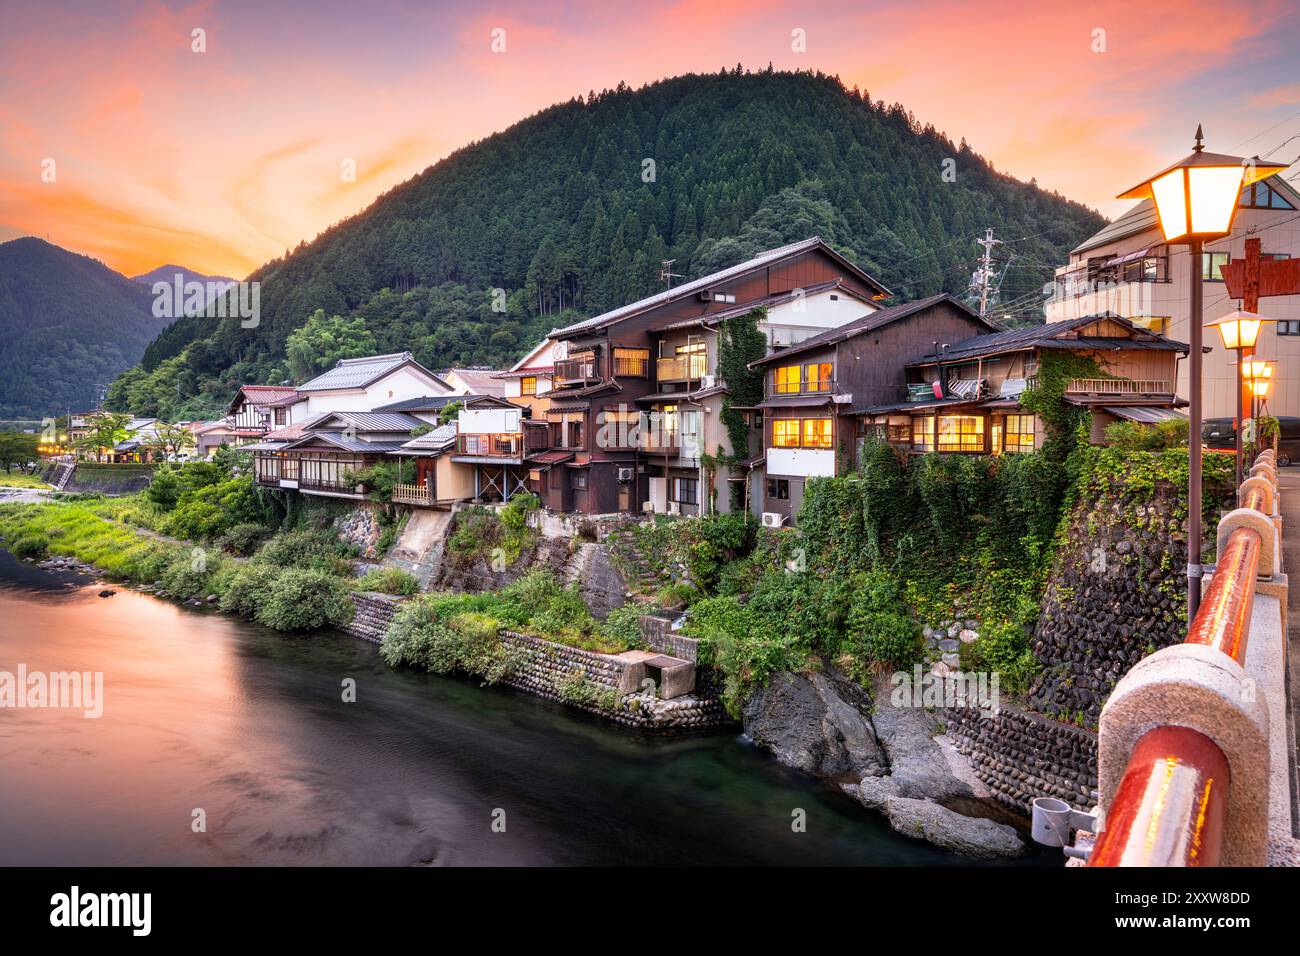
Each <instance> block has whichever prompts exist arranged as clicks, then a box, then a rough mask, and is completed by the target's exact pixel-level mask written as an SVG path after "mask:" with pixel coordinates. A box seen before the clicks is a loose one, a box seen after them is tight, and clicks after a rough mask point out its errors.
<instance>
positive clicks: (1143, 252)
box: [1102, 246, 1155, 267]
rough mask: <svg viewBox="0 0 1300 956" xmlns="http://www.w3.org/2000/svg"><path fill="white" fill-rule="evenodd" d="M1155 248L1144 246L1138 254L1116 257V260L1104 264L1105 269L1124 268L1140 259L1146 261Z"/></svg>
mask: <svg viewBox="0 0 1300 956" xmlns="http://www.w3.org/2000/svg"><path fill="white" fill-rule="evenodd" d="M1154 248H1155V246H1144V247H1143V248H1141V249H1138V250H1137V251H1136V252H1130V253H1128V255H1123V256H1116V257H1115V258H1114V259H1107V260H1106V261H1105V262H1103V263H1102V266H1103V267H1109V266H1122V265H1124V263H1126V262H1136V261H1137V260H1138V259H1145V258H1146V257H1147V253H1148V252H1150V251H1151V250H1152V249H1154Z"/></svg>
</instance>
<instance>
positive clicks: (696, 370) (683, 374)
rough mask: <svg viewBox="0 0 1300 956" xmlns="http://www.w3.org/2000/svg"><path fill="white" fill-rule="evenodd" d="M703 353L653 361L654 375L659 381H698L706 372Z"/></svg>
mask: <svg viewBox="0 0 1300 956" xmlns="http://www.w3.org/2000/svg"><path fill="white" fill-rule="evenodd" d="M706 365H707V362H706V360H705V356H703V355H681V356H678V357H677V358H661V359H658V360H657V361H656V362H655V377H656V379H657V380H658V381H660V382H698V381H699V380H700V379H702V378H703V377H704V376H705V375H707V374H708V371H707V369H706Z"/></svg>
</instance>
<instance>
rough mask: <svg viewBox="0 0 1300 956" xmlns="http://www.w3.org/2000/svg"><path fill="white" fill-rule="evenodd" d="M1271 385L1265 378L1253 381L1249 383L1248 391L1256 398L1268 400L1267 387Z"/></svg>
mask: <svg viewBox="0 0 1300 956" xmlns="http://www.w3.org/2000/svg"><path fill="white" fill-rule="evenodd" d="M1272 384H1273V383H1272V382H1270V381H1269V380H1268V379H1266V378H1257V379H1253V380H1252V381H1251V383H1250V391H1251V393H1252V394H1253V395H1254V396H1255V397H1256V398H1268V387H1269V386H1270V385H1272Z"/></svg>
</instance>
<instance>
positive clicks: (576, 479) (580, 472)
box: [569, 468, 587, 491]
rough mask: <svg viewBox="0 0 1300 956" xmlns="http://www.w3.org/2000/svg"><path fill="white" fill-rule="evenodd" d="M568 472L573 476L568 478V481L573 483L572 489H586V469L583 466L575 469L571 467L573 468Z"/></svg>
mask: <svg viewBox="0 0 1300 956" xmlns="http://www.w3.org/2000/svg"><path fill="white" fill-rule="evenodd" d="M569 473H570V474H571V475H572V476H573V477H572V479H571V480H570V483H571V484H572V485H573V490H574V491H586V490H587V471H586V469H584V468H575V469H573V470H572V471H571V472H569Z"/></svg>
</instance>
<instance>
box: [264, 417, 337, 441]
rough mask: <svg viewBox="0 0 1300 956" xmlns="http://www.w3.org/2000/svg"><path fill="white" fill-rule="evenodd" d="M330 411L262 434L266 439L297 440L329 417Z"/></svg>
mask: <svg viewBox="0 0 1300 956" xmlns="http://www.w3.org/2000/svg"><path fill="white" fill-rule="evenodd" d="M329 416H330V413H329V412H326V413H325V414H323V415H313V416H312V417H311V418H308V419H307V420H305V421H301V422H298V423H296V424H294V425H286V426H285V427H284V428H276V429H274V430H272V431H269V432H267V433H266V434H265V435H263V436H262V439H263V440H264V441H296V440H297V439H299V438H301V437H302V436H303V435H305V434H307V432H309V431H311V429H312V428H314V427H315V426H316V424H317V423H318V422H322V421H324V420H325V419H326V418H329Z"/></svg>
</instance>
